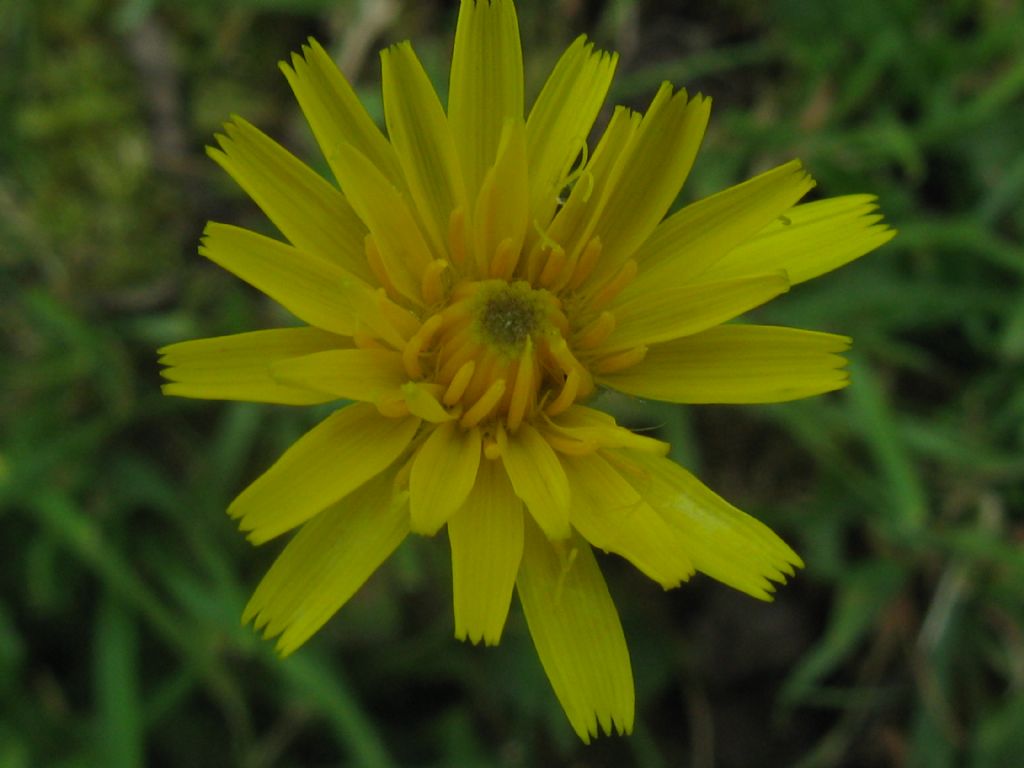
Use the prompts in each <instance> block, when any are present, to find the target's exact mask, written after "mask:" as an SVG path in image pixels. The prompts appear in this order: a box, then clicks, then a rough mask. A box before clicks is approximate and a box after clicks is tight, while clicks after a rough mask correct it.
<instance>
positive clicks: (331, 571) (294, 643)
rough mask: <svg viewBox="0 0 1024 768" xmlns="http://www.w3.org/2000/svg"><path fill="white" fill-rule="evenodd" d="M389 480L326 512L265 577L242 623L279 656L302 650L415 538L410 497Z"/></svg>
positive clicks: (390, 475)
mask: <svg viewBox="0 0 1024 768" xmlns="http://www.w3.org/2000/svg"><path fill="white" fill-rule="evenodd" d="M394 476H395V472H394V471H388V472H383V473H381V474H380V475H378V476H377V477H375V478H373V479H371V480H369V481H368V482H367V483H365V484H364V485H363V486H362V487H360V488H358V489H356V490H355V491H353V492H352V493H351V494H349V495H348V496H347V497H345V498H344V499H343V500H342V501H340V502H338V503H337V504H335V505H334V506H332V507H329V508H328V509H325V510H324V511H323V512H321V513H320V514H318V515H317V516H316V517H314V518H313V519H312V520H310V521H309V522H308V523H306V524H305V525H304V526H302V529H301V530H300V531H299V532H298V534H296V536H295V538H293V539H292V540H291V541H290V542H289V543H288V546H287V547H285V548H284V551H283V552H282V553H281V555H280V556H279V557H278V558H277V560H275V561H274V564H273V565H272V566H271V567H270V570H269V571H268V572H267V575H266V576H264V577H263V580H262V581H261V582H260V584H259V586H258V587H256V591H255V592H254V593H253V596H252V599H250V600H249V604H248V605H247V606H246V607H245V612H244V613H243V615H242V621H243V622H244V623H248V622H249V621H252V620H255V625H256V628H257V629H263V634H264V636H265V637H274V636H276V635H281V637H280V639H279V640H278V642H277V650H278V652H279V653H281V654H282V655H285V656H286V655H288V654H289V653H292V652H293V651H294V650H296V649H297V648H298V647H299V646H301V645H302V644H303V643H304V642H306V640H308V639H309V637H310V636H311V635H312V634H313V633H314V632H316V631H317V630H318V629H320V627H322V626H323V625H324V623H325V622H326V621H327V620H328V619H330V618H331V616H333V615H334V614H335V613H336V612H337V611H338V609H339V608H341V607H342V606H343V605H344V604H345V603H346V602H348V600H349V598H351V597H352V595H354V594H355V593H356V591H357V590H358V589H359V588H360V587H362V585H363V584H364V583H365V582H366V580H367V579H368V578H370V576H371V575H372V574H373V572H374V571H375V570H377V568H378V566H379V565H380V564H381V563H383V562H384V561H385V560H386V559H387V558H388V557H389V556H390V555H391V553H392V552H393V551H394V550H395V548H396V547H398V545H399V544H400V543H401V542H402V540H403V539H405V537H406V535H407V534H408V532H409V511H408V507H407V505H406V495H405V494H396V493H395V492H394V489H393V481H394Z"/></svg>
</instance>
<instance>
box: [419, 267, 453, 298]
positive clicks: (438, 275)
mask: <svg viewBox="0 0 1024 768" xmlns="http://www.w3.org/2000/svg"><path fill="white" fill-rule="evenodd" d="M446 269H448V262H447V261H445V260H444V259H434V260H433V261H432V262H430V264H428V265H427V268H426V269H425V270H423V280H422V281H421V291H420V292H421V293H422V295H423V303H424V304H426V305H427V306H428V307H432V306H435V305H437V304H440V303H441V301H442V300H443V299H444V277H443V276H444V272H445V270H446Z"/></svg>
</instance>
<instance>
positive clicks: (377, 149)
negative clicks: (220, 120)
mask: <svg viewBox="0 0 1024 768" xmlns="http://www.w3.org/2000/svg"><path fill="white" fill-rule="evenodd" d="M281 71H282V72H284V76H285V77H286V78H288V84H289V85H291V87H292V91H294V92H295V98H297V99H298V101H299V106H300V107H302V112H303V114H305V115H306V120H308V121H309V125H310V127H311V128H312V129H313V135H314V136H316V140H317V143H318V144H319V145H320V148H321V149H322V150H323V153H324V157H325V158H326V159H327V162H328V164H329V165H330V166H331V170H333V171H334V175H335V177H336V178H337V179H338V181H339V182H341V181H342V180H343V177H344V169H343V168H341V167H340V166H338V165H337V159H338V158H337V152H338V148H339V147H341V146H342V145H343V144H351V145H352V146H353V147H355V148H356V149H357V150H359V151H360V152H361V153H362V154H363V155H365V156H366V157H367V158H369V160H370V162H371V163H373V164H374V165H375V166H376V167H377V168H379V169H380V171H381V173H383V174H384V176H385V177H387V178H388V179H389V180H390V181H391V183H392V184H394V185H396V186H401V184H402V170H401V168H400V167H399V165H398V157H397V156H396V155H395V150H394V148H392V146H391V144H389V143H388V140H387V139H386V138H385V137H384V134H383V133H381V131H380V129H379V128H378V127H377V125H376V123H374V122H373V118H371V117H370V115H369V114H367V112H366V109H365V108H364V107H363V105H362V103H361V102H360V101H359V97H358V96H357V95H356V93H355V91H353V90H352V86H351V85H349V83H348V80H346V79H345V76H344V75H343V74H342V73H341V71H340V70H339V69H338V66H337V65H336V64H335V63H334V60H333V59H331V57H330V56H328V55H327V52H326V51H324V49H323V48H321V47H320V44H319V43H318V42H317V41H316V40H313V39H312V38H310V40H309V45H308V46H305V45H304V46H303V47H302V56H299V55H298V54H297V53H293V54H292V61H291V66H290V67H289V66H288V64H286V63H285V62H283V61H282V62H281Z"/></svg>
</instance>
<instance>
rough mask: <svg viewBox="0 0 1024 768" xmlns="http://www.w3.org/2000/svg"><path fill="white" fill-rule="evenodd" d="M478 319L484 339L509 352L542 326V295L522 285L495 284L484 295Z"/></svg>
mask: <svg viewBox="0 0 1024 768" xmlns="http://www.w3.org/2000/svg"><path fill="white" fill-rule="evenodd" d="M486 293H487V294H488V295H486V296H485V297H484V300H483V308H482V311H481V312H480V316H479V319H478V321H477V322H478V324H479V329H480V332H481V334H482V335H483V337H484V339H485V340H486V341H487V342H489V343H490V344H492V345H494V346H495V347H497V348H500V349H507V350H509V351H511V352H513V353H515V352H518V351H519V350H521V349H522V347H523V344H524V343H525V342H526V339H527V338H529V337H531V336H533V335H534V334H536V333H538V332H539V331H541V330H542V329H543V328H544V326H545V312H544V304H545V303H546V302H545V301H544V296H543V294H542V293H541V292H540V291H534V290H532V289H531V288H530V286H529V285H528V284H527V283H525V282H518V283H513V284H511V285H498V286H496V289H492V290H489V291H487V292H486Z"/></svg>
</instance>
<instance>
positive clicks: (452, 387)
mask: <svg viewBox="0 0 1024 768" xmlns="http://www.w3.org/2000/svg"><path fill="white" fill-rule="evenodd" d="M474 370H476V363H475V362H474V361H472V360H470V361H469V362H468V363H464V364H463V366H462V367H461V368H459V370H458V372H457V373H456V374H455V376H454V377H453V378H452V381H451V384H449V385H448V389H446V390H445V393H444V397H443V398H441V402H443V403H444V404H445V405H448V406H452V405H455V404H456V403H457V402H459V400H461V399H462V395H463V393H464V392H465V391H466V387H468V386H469V381H470V379H472V378H473V371H474Z"/></svg>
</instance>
